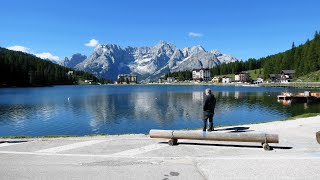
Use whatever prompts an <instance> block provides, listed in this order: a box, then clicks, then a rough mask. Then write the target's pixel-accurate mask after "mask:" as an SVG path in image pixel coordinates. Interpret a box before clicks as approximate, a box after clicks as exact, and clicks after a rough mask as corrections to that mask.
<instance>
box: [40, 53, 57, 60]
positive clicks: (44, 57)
mask: <svg viewBox="0 0 320 180" xmlns="http://www.w3.org/2000/svg"><path fill="white" fill-rule="evenodd" d="M34 55H36V56H37V57H39V58H41V59H50V60H54V61H59V57H58V56H54V55H52V54H51V53H48V52H43V53H39V54H34Z"/></svg>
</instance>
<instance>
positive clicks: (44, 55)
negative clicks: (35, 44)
mask: <svg viewBox="0 0 320 180" xmlns="http://www.w3.org/2000/svg"><path fill="white" fill-rule="evenodd" d="M7 49H9V50H13V51H21V52H25V53H29V54H33V55H35V56H37V57H39V58H41V59H49V60H54V61H59V59H60V58H59V57H58V56H54V55H52V54H51V53H48V52H43V53H33V52H31V51H29V50H30V48H27V47H24V46H18V45H17V46H10V47H7Z"/></svg>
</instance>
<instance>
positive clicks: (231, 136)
mask: <svg viewBox="0 0 320 180" xmlns="http://www.w3.org/2000/svg"><path fill="white" fill-rule="evenodd" d="M149 134H150V137H151V138H165V139H193V140H212V141H235V142H260V143H279V137H278V135H277V134H264V133H251V132H239V133H236V132H232V133H227V132H217V131H213V132H202V131H183V130H179V131H176V130H156V129H152V130H150V133H149Z"/></svg>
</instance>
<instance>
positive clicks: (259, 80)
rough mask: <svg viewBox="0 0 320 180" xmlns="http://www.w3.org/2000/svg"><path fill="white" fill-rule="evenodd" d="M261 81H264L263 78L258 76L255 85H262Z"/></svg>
mask: <svg viewBox="0 0 320 180" xmlns="http://www.w3.org/2000/svg"><path fill="white" fill-rule="evenodd" d="M263 81H264V79H263V77H261V76H260V77H258V78H257V81H256V83H257V84H261V83H263Z"/></svg>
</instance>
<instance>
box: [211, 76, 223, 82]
mask: <svg viewBox="0 0 320 180" xmlns="http://www.w3.org/2000/svg"><path fill="white" fill-rule="evenodd" d="M221 81H222V78H221V77H220V76H215V77H213V78H212V82H213V83H221Z"/></svg>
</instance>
